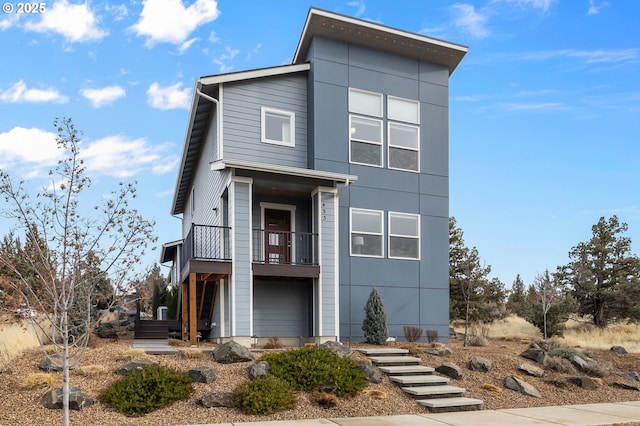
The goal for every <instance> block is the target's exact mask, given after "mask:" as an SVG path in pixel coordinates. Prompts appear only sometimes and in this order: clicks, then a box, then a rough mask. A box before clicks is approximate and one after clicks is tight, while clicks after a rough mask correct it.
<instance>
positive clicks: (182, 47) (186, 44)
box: [178, 37, 198, 54]
mask: <svg viewBox="0 0 640 426" xmlns="http://www.w3.org/2000/svg"><path fill="white" fill-rule="evenodd" d="M196 40H198V38H196V37H194V38H192V39H189V40H187V41H185V42H184V43H182V44H181V45H180V46H179V47H178V53H180V54H183V53H184V52H185V51H186V50H187V49H189V48H190V47H191V45H192V44H193V43H195V42H196Z"/></svg>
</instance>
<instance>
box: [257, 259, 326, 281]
mask: <svg viewBox="0 0 640 426" xmlns="http://www.w3.org/2000/svg"><path fill="white" fill-rule="evenodd" d="M251 267H252V269H253V275H254V276H262V277H287V278H318V277H319V276H320V267H319V266H317V265H280V264H277V265H272V264H268V263H253V264H252V265H251Z"/></svg>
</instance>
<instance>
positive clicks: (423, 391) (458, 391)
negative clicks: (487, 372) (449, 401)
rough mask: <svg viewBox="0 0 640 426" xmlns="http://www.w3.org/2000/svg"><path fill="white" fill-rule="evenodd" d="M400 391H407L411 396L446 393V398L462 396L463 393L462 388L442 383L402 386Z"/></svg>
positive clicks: (443, 394)
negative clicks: (440, 384) (437, 384)
mask: <svg viewBox="0 0 640 426" xmlns="http://www.w3.org/2000/svg"><path fill="white" fill-rule="evenodd" d="M402 391H403V392H405V393H408V394H409V395H411V396H413V397H425V396H430V395H432V396H433V395H442V396H443V397H444V398H447V397H446V396H445V395H448V398H453V397H462V396H463V395H464V391H465V390H464V389H463V388H459V387H456V386H449V385H442V386H413V387H404V388H402Z"/></svg>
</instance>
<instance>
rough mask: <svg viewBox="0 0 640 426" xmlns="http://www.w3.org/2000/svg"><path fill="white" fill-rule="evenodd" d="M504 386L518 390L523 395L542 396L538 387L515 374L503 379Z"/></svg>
mask: <svg viewBox="0 0 640 426" xmlns="http://www.w3.org/2000/svg"><path fill="white" fill-rule="evenodd" d="M504 387H506V388H507V389H511V390H514V391H516V392H520V393H522V394H524V395H528V396H533V397H535V398H542V395H540V392H538V389H536V388H535V387H533V386H532V385H530V384H529V383H527V382H525V381H524V380H522V379H519V378H517V377H515V376H507V378H506V379H504Z"/></svg>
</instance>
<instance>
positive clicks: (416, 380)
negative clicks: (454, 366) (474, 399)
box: [389, 374, 449, 386]
mask: <svg viewBox="0 0 640 426" xmlns="http://www.w3.org/2000/svg"><path fill="white" fill-rule="evenodd" d="M389 380H391V381H392V382H394V383H397V384H399V385H402V386H420V385H424V386H433V385H444V384H446V383H449V378H448V377H442V376H433V375H425V374H421V375H419V376H391V377H389Z"/></svg>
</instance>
